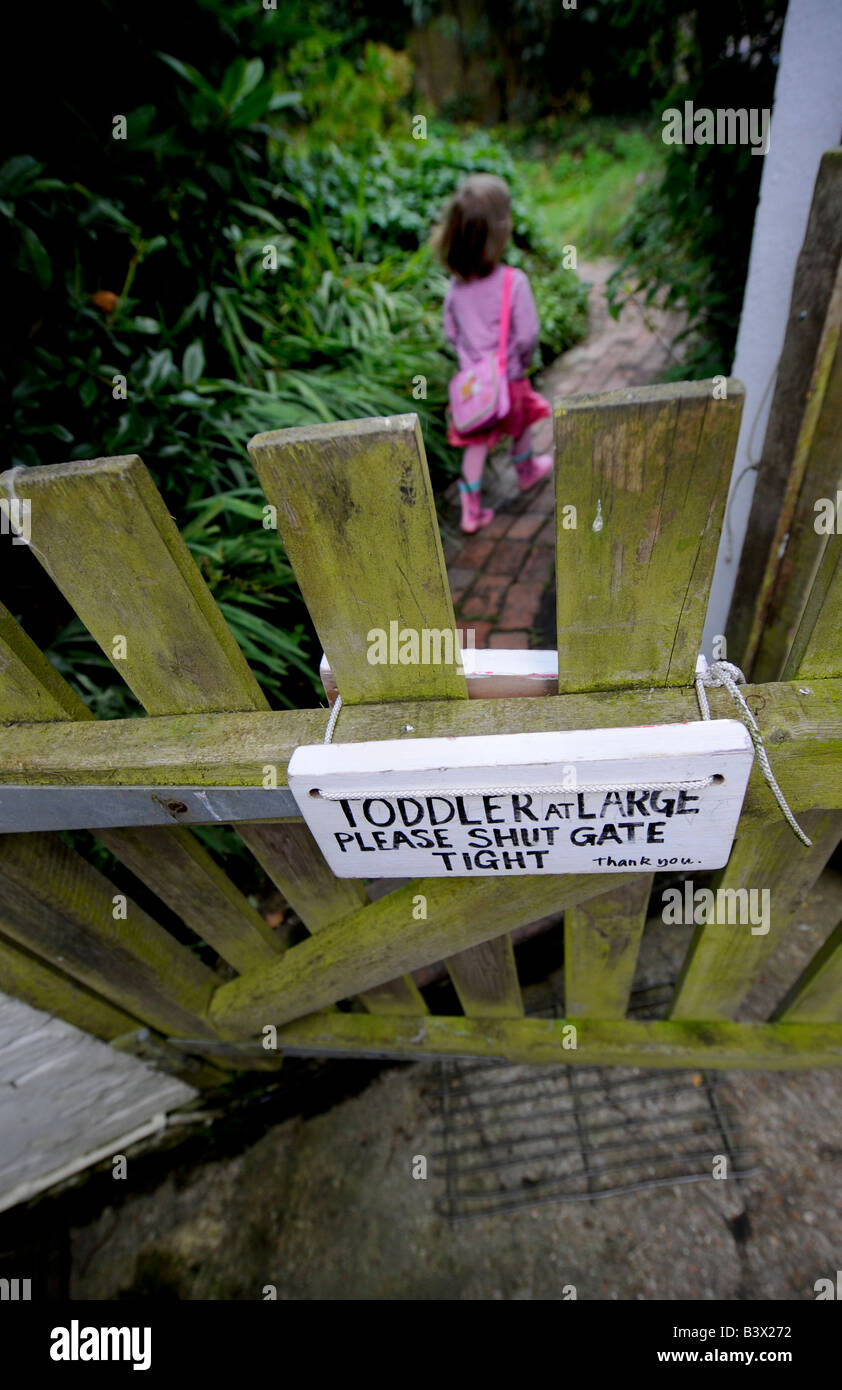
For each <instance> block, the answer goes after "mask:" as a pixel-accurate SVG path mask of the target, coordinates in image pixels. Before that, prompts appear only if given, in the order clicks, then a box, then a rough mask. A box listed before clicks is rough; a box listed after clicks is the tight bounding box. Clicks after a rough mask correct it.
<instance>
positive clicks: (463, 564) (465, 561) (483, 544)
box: [456, 530, 494, 570]
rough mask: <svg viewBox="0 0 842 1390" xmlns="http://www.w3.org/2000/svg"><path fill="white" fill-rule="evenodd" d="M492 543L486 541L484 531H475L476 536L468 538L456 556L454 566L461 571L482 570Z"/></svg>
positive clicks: (492, 546) (491, 541)
mask: <svg viewBox="0 0 842 1390" xmlns="http://www.w3.org/2000/svg"><path fill="white" fill-rule="evenodd" d="M493 549H494V541H493V540H486V537H485V534H484V530H483V531H477V533H476V535H473V536H469V537H468V540H467V542H466V543H465V545H463V547H462V549H461V550H460V551H459V554H458V555H457V556H456V564H457V566H458V567H459V568H460V569H462V568H464V569H468V568H470V569H475V570H478V569H482V567H483V565H484V564H485V562H486V560H487V559H488V557H489V555H490V554H491V552H492V550H493Z"/></svg>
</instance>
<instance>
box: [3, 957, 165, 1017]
mask: <svg viewBox="0 0 842 1390" xmlns="http://www.w3.org/2000/svg"><path fill="white" fill-rule="evenodd" d="M0 990H2V992H3V993H4V994H10V995H12V996H13V997H14V998H15V999H22V1000H23V1001H24V1003H26V1004H31V1005H32V1007H33V1009H42V1010H43V1012H44V1013H48V1014H53V1015H55V1017H56V1018H63V1019H64V1021H65V1023H72V1024H73V1026H74V1027H75V1028H81V1029H82V1031H83V1032H85V1033H92V1034H93V1036H94V1037H95V1038H102V1039H103V1041H105V1042H110V1041H111V1040H112V1039H113V1038H118V1037H120V1035H121V1034H122V1033H125V1032H127V1031H128V1030H129V1029H132V1028H137V1027H138V1026H139V1025H138V1020H137V1019H136V1018H133V1017H132V1015H131V1014H127V1013H126V1012H125V1010H123V1009H119V1008H117V1006H116V1005H115V1004H111V1003H110V1002H109V1001H108V1000H107V999H103V997H102V996H101V995H99V994H95V993H94V991H93V990H90V989H86V987H85V986H84V985H82V984H80V983H79V981H78V980H74V979H72V978H71V977H70V976H69V975H64V974H62V972H61V971H60V970H56V969H55V968H54V967H53V966H50V965H48V964H47V963H46V961H43V960H41V958H40V957H39V956H36V955H34V954H33V953H32V952H31V951H27V950H26V949H25V948H24V947H23V946H21V945H20V944H19V942H16V941H10V940H8V938H6V937H4V936H0Z"/></svg>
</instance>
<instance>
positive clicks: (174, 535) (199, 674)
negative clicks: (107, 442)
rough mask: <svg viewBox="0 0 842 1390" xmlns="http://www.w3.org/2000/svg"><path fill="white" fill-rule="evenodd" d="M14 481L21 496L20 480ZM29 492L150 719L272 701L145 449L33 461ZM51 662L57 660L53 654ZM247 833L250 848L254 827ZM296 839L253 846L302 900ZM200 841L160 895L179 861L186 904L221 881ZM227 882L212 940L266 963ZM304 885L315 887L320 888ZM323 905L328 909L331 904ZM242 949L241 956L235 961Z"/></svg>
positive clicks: (80, 608) (41, 548) (345, 904)
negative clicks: (191, 894)
mask: <svg viewBox="0 0 842 1390" xmlns="http://www.w3.org/2000/svg"><path fill="white" fill-rule="evenodd" d="M15 481H16V482H17V490H18V494H19V495H22V494H21V489H22V487H23V485H24V484H23V483H22V482H21V478H20V476H19V475H18V476H17V478H16V479H15ZM25 487H26V495H27V496H28V497H30V498H31V499H32V506H31V529H32V548H33V550H34V551H35V554H36V555H37V556H38V557H39V559H41V562H42V564H43V565H44V567H45V569H47V572H48V573H49V574H50V575H51V577H52V579H53V580H54V582H55V583H56V585H57V586H58V588H59V589H61V591H62V593H63V594H64V595H65V597H66V598H67V599H68V601H69V602H70V603H71V604H72V606H73V608H74V610H75V612H76V613H77V614H78V616H79V617H80V618H81V620H82V622H83V623H84V624H85V626H86V627H87V629H88V631H89V632H90V633H91V635H92V636H93V637H94V638H95V640H96V641H97V642H98V643H99V645H100V646H101V647H102V650H103V651H104V652H105V655H106V656H108V657H109V658H110V659H113V656H112V653H113V641H114V638H115V637H117V636H118V635H119V636H123V637H125V638H126V658H125V660H115V662H114V664H115V667H116V669H117V670H118V671H119V673H120V675H121V676H122V677H123V679H124V680H125V681H126V683H127V685H129V687H130V688H131V689H132V690H133V691H134V693H135V695H136V696H137V697H138V699H139V700H140V701H141V703H142V704H143V705H144V707H145V708H146V709H147V710H148V712H149V713H150V714H167V713H169V714H186V713H191V712H199V711H207V710H220V709H222V710H264V709H268V708H269V704H268V701H267V700H266V698H265V696H264V694H263V692H262V690H261V689H260V686H259V685H258V683H257V681H256V679H255V677H254V675H253V674H252V672H251V670H250V668H249V666H248V663H247V662H246V659H245V657H244V656H243V654H242V652H241V651H240V648H239V647H238V646H237V643H236V642H235V640H234V638H233V636H232V634H231V632H230V630H229V628H228V625H227V623H226V622H225V619H224V618H223V616H222V614H221V613H220V611H219V609H218V608H217V606H216V604H215V602H214V600H213V596H212V595H211V592H210V590H209V589H208V587H207V585H206V584H205V581H204V580H203V579H202V576H201V574H200V573H199V570H198V567H197V566H196V564H195V561H194V560H193V557H192V555H191V554H190V551H189V549H188V547H187V545H186V544H185V542H184V540H183V539H182V537H181V535H180V533H179V531H178V528H177V527H176V525H175V523H174V522H173V519H172V517H171V516H170V514H169V512H168V511H167V509H166V506H165V504H164V501H163V499H162V498H161V496H160V494H159V492H158V490H157V488H156V487H155V484H154V482H153V479H152V477H151V475H150V473H149V471H148V470H147V468H146V467H145V465H144V464H143V462H142V461H141V460H140V459H139V458H138V457H137V455H126V456H123V457H120V458H113V459H94V460H92V461H91V462H89V463H69V464H58V465H55V466H53V467H49V468H31V469H29V470H28V471H27V473H26V474H25ZM4 492H5V494H6V495H8V493H9V475H8V474H3V475H0V495H2V494H3V493H4ZM35 650H36V651H37V648H36V649H35ZM38 655H39V657H41V654H40V653H38ZM41 661H42V662H43V663H44V664H45V665H46V664H47V663H46V662H44V658H43V657H41ZM88 714H90V712H89V711H88ZM238 829H239V834H240V838H241V839H242V840H243V841H244V843H245V844H246V845H247V846H248V847H249V849H251V848H252V835H251V830H252V827H249V826H247V825H242V826H240V827H238ZM178 833H181V832H178ZM288 835H289V828H288V827H286V826H282V825H281V826H277V825H276V826H272V825H267V826H261V827H260V828H259V830H257V831H256V833H255V835H254V847H255V857H257V858H258V860H259V862H260V864H261V865H262V867H263V868H264V869H265V871H266V872H267V873H268V874H269V877H270V878H271V879H272V881H273V882H274V883H275V884H276V885H277V886H278V888H279V889H280V891H281V892H282V893H283V894H284V895H285V896H286V897H287V899H288V901H291V900H292V898H293V897H296V896H297V894H298V891H299V890H300V888H301V886H302V884H304V883H305V882H307V880H308V879H309V878H311V876H312V873H313V865H312V862H311V861H305V862H303V863H301V862H300V861H299V860H298V859H297V858H296V857H295V856H294V855H293V854H291V853H290V852H289V849H288V846H287V837H288ZM134 843H135V845H136V844H137V842H136V841H135V842H134ZM174 843H175V842H174ZM193 843H194V841H193V837H192V836H191V837H190V839H189V840H188V841H186V842H185V841H183V840H182V842H181V845H180V848H179V849H174V848H173V849H171V850H170V852H169V854H168V856H167V859H166V860H165V861H163V862H162V863H160V864H157V863H156V861H155V859H154V858H153V857H152V856H150V858H149V860H148V864H147V866H146V868H145V870H144V873H143V875H141V877H142V878H143V879H144V881H145V882H146V883H148V884H149V886H150V887H152V888H153V889H155V891H157V889H156V886H155V885H156V882H157V883H158V884H159V885H160V887H161V890H162V891H161V896H162V897H165V891H171V889H172V886H173V883H174V877H173V873H172V867H173V863H174V862H176V863H177V862H178V860H180V861H181V871H182V873H183V874H184V879H185V882H184V889H185V892H184V893H182V894H180V895H179V896H180V901H181V902H182V904H183V902H184V897H185V894H186V893H187V889H188V885H189V883H190V882H191V881H192V882H193V883H196V884H197V886H198V881H200V880H201V879H202V878H204V879H206V880H207V881H208V882H213V881H214V872H213V871H214V870H216V865H215V864H214V861H213V860H212V858H211V857H210V856H209V855H208V856H206V858H205V859H201V856H200V847H199V846H198V844H197V846H196V849H195V851H194V850H193V848H192V845H193ZM188 847H189V852H188ZM129 852H130V853H131V850H130V851H129ZM133 857H135V856H134V855H133ZM326 873H327V874H329V870H327V866H324V867H323V871H322V872H321V875H320V877H319V880H318V881H317V883H316V885H315V886H316V889H317V890H321V892H322V893H323V894H325V895H326V896H327V892H328V888H329V884H328V882H327V880H326V878H325V874H326ZM153 878H154V880H155V881H153ZM176 878H177V875H176ZM331 878H332V875H331ZM220 879H221V880H225V875H224V874H221V871H220V877H219V878H218V879H216V891H215V895H214V897H215V902H214V904H213V906H214V909H215V910H214V913H213V918H214V920H213V922H210V921H209V919H210V917H211V915H212V914H211V912H210V911H208V912H206V913H205V914H204V916H203V917H202V922H203V935H205V936H206V939H207V940H209V941H212V937H211V935H210V934H209V933H213V935H214V936H215V937H216V940H215V941H212V944H213V945H214V946H215V947H216V948H217V949H220V954H222V955H223V957H224V958H225V959H227V960H230V961H231V964H234V965H235V968H240V967H239V965H238V964H237V962H240V961H243V960H244V956H245V954H249V953H255V952H256V953H258V954H259V958H260V960H261V961H262V962H263V963H268V962H269V961H270V960H271V959H276V958H277V956H278V955H279V954H280V951H281V946H280V943H279V942H278V941H277V939H276V938H275V937H274V936H273V935H272V933H271V932H270V931H269V930H268V928H266V927H265V923H263V922H262V920H261V919H260V917H259V914H258V913H256V912H254V911H253V909H252V908H251V907H250V905H249V904H248V903H247V902H246V901H245V899H241V902H240V912H239V914H237V913H236V911H235V907H234V898H233V896H232V894H233V890H229V888H227V887H224V886H223V883H222V882H221V881H220ZM305 891H307V892H309V891H310V889H309V885H308V887H307V889H306V890H305ZM336 905H337V913H338V914H339V913H340V911H341V912H348V911H350V910H352V908H353V907H354V906H356V900H355V899H354V898H353V896H352V895H350V894H349V892H348V890H346V889H344V888H340V889H337V890H336ZM176 910H178V909H176ZM323 910H324V911H327V906H326V905H324V906H323ZM193 915H194V917H195V915H196V914H195V912H194V914H193ZM237 915H239V917H240V918H242V919H245V922H246V932H245V937H247V938H248V941H247V944H246V941H245V940H244V934H243V932H242V930H240V931H239V932H238V933H237V935H236V938H235V939H234V940H233V941H232V940H231V938H230V936H229V933H228V931H227V929H226V928H227V926H228V925H230V923H231V922H232V920H233V919H234V917H235V916H237ZM255 919H257V923H259V925H256V923H255ZM305 924H306V923H305ZM223 944H224V946H225V950H222V949H221V945H223ZM232 950H233V952H234V954H235V956H236V960H232V959H231V951H232Z"/></svg>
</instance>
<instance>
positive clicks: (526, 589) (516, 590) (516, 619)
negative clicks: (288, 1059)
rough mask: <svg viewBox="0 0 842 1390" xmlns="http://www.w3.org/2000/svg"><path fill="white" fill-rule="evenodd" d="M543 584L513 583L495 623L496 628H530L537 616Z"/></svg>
mask: <svg viewBox="0 0 842 1390" xmlns="http://www.w3.org/2000/svg"><path fill="white" fill-rule="evenodd" d="M543 591H544V586H543V584H522V583H521V582H520V581H518V582H517V583H516V584H513V585H512V586H511V588H510V589H509V592H508V593H507V594H506V602H505V603H504V605H503V611H502V613H501V614H500V618H499V621H498V623H497V626H498V628H530V627H532V625H533V623H534V622H535V619H536V617H537V616H538V609H539V607H540V605H541V594H542V593H543Z"/></svg>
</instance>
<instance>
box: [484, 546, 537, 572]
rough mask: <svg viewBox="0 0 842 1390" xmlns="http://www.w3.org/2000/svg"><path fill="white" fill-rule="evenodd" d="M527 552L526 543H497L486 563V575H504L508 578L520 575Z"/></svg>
mask: <svg viewBox="0 0 842 1390" xmlns="http://www.w3.org/2000/svg"><path fill="white" fill-rule="evenodd" d="M528 550H529V542H528V541H509V540H505V541H498V542H497V544H496V545H495V546H494V548H493V552H492V553H491V556H490V558H489V559H488V561H487V563H486V566H485V568H486V572H487V573H488V574H506V575H508V576H509V577H510V578H512V577H513V576H514V575H516V574H519V573H520V567H521V565H522V564H523V563H524V561H525V560H526V554H527V551H528Z"/></svg>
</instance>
